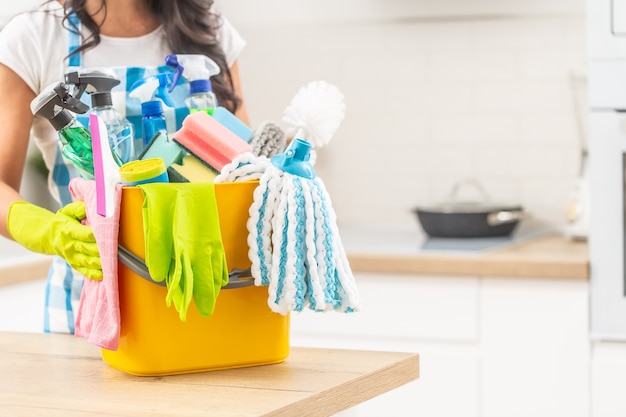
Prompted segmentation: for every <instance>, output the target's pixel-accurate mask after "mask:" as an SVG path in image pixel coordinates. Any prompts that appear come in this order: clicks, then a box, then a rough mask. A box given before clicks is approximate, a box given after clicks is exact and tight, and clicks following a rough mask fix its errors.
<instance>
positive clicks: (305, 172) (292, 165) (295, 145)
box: [271, 138, 315, 180]
mask: <svg viewBox="0 0 626 417" xmlns="http://www.w3.org/2000/svg"><path fill="white" fill-rule="evenodd" d="M310 150H311V144H310V143H309V142H307V141H306V140H304V139H299V138H295V139H294V140H293V141H291V143H290V144H289V147H288V148H287V150H285V152H283V153H281V154H278V155H276V156H274V157H273V158H272V159H271V161H272V164H273V165H274V166H275V167H277V168H279V169H282V170H283V171H285V172H288V173H289V174H293V175H297V176H299V177H303V178H307V179H310V180H312V179H313V178H315V170H314V169H313V165H312V164H311V162H309V159H310V158H311V155H310V153H309V152H310Z"/></svg>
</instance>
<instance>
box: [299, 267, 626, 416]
mask: <svg viewBox="0 0 626 417" xmlns="http://www.w3.org/2000/svg"><path fill="white" fill-rule="evenodd" d="M357 284H358V286H359V290H360V291H361V293H362V296H363V298H364V307H365V308H364V310H363V311H362V312H359V313H356V314H353V315H343V314H336V313H323V314H321V313H313V312H304V313H302V314H294V315H293V316H292V321H291V323H292V327H291V332H292V337H291V341H292V344H293V345H302V346H328V347H334V348H350V349H373V350H395V351H412V352H419V353H420V377H419V379H418V380H417V381H415V382H412V383H410V384H408V385H406V386H404V387H401V388H399V389H396V390H394V391H392V392H389V393H387V394H385V395H382V396H380V397H377V398H374V399H372V400H370V401H368V402H365V403H363V404H361V405H359V406H357V407H355V408H353V409H351V410H349V411H348V412H346V413H345V414H341V416H344V415H345V416H346V417H348V416H358V417H370V416H372V417H373V416H381V415H393V416H400V417H402V416H407V417H409V416H411V417H413V416H419V415H424V416H429V417H431V416H441V417H444V416H446V417H447V416H464V417H467V416H481V417H496V416H497V417H509V416H510V417H513V416H515V417H516V416H524V417H526V416H533V417H542V416H550V417H553V416H568V417H570V416H573V417H578V416H580V417H583V416H589V415H590V409H591V403H590V391H589V381H590V378H591V376H590V370H589V369H590V359H589V358H590V343H589V337H588V326H589V322H588V308H589V306H588V282H587V281H583V280H573V279H572V280H569V279H516V278H479V277H442V276H435V277H433V276H421V275H393V274H389V275H383V274H363V273H359V274H357ZM610 371H611V369H610V367H608V366H606V367H605V369H604V373H605V374H606V373H609V372H610ZM616 372H617V373H618V375H620V377H619V378H618V379H617V382H618V383H620V384H621V385H620V386H622V387H623V386H626V350H625V351H624V357H623V362H622V367H621V368H619V369H618V371H616ZM620 372H621V373H620ZM598 375H599V376H601V375H602V373H598ZM607 378H608V377H607ZM605 379H606V378H605ZM606 380H607V381H610V380H611V379H606ZM612 380H615V378H613V379H612ZM607 383H608V382H607ZM611 393H614V394H615V395H614V400H615V402H616V401H617V399H618V398H619V396H618V395H619V394H620V392H619V390H618V389H615V388H614V389H613V390H612V391H608V393H607V392H604V393H596V394H595V396H596V397H599V396H601V395H602V396H607V395H611ZM603 400H606V399H604V398H603ZM604 402H605V403H606V401H604ZM620 410H621V411H622V413H621V414H619V415H626V412H624V411H626V407H624V406H623V407H622V408H621V409H620ZM604 415H606V416H610V417H612V416H613V415H618V414H599V416H601V417H604ZM593 417H598V416H596V415H594V416H593Z"/></svg>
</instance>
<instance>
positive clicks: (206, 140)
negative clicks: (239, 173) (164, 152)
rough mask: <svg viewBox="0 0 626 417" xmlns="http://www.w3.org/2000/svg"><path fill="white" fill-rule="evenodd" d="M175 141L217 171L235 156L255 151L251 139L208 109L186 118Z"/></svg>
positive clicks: (175, 136)
mask: <svg viewBox="0 0 626 417" xmlns="http://www.w3.org/2000/svg"><path fill="white" fill-rule="evenodd" d="M174 141H176V142H177V143H178V144H179V145H181V146H182V147H183V148H185V149H186V150H187V151H189V152H190V153H192V154H194V155H195V156H196V157H198V159H200V160H202V161H203V162H204V163H206V164H207V165H209V166H210V167H211V168H213V169H215V170H216V171H218V172H221V171H222V168H224V165H226V164H229V163H231V162H232V161H233V159H235V157H236V156H238V155H240V154H242V153H245V152H250V151H251V150H252V146H251V145H250V144H249V143H248V142H246V141H245V140H243V139H241V138H240V137H239V136H237V135H236V134H234V133H233V132H232V131H230V130H229V129H228V128H227V127H226V126H224V125H222V124H221V123H220V122H218V121H217V120H215V119H214V118H213V117H211V116H209V115H208V114H207V113H205V112H196V113H193V114H190V115H188V116H187V117H185V119H184V120H183V126H182V127H181V128H180V129H179V130H178V132H176V133H175V134H174Z"/></svg>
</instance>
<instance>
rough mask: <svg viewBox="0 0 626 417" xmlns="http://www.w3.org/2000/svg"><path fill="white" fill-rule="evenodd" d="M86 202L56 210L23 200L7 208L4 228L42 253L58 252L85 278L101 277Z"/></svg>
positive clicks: (96, 278)
mask: <svg viewBox="0 0 626 417" xmlns="http://www.w3.org/2000/svg"><path fill="white" fill-rule="evenodd" d="M85 215H86V211H85V203H84V202H83V201H75V202H73V203H70V204H68V205H66V206H65V207H63V208H61V209H60V210H59V211H57V212H56V213H53V212H51V211H49V210H46V209H44V208H42V207H38V206H35V205H34V204H31V203H28V202H26V201H17V202H15V203H13V204H11V207H9V214H8V216H7V228H8V229H9V233H10V234H11V236H12V237H13V239H14V240H15V241H16V242H18V243H19V244H21V245H22V246H24V247H25V248H27V249H29V250H32V251H33V252H37V253H43V254H45V255H59V256H60V257H61V258H63V259H65V260H66V261H67V263H69V264H70V266H71V267H72V268H74V269H75V270H77V271H78V272H80V273H82V274H83V275H85V276H86V277H88V278H91V279H95V280H101V279H102V266H101V265H100V253H99V251H98V245H97V244H96V238H95V237H94V235H93V232H92V230H91V227H89V226H85V225H83V224H82V223H81V222H80V221H81V220H82V219H84V218H85Z"/></svg>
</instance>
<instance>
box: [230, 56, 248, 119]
mask: <svg viewBox="0 0 626 417" xmlns="http://www.w3.org/2000/svg"><path fill="white" fill-rule="evenodd" d="M230 78H231V80H232V82H233V86H234V88H235V94H237V97H239V98H240V99H241V103H240V104H239V108H238V109H237V111H236V112H235V116H237V117H238V118H239V120H241V121H242V122H244V123H245V124H247V125H248V126H250V119H249V118H248V110H247V109H246V101H245V100H244V98H243V93H242V89H241V80H240V78H239V64H238V63H237V61H236V60H235V62H233V65H231V66H230Z"/></svg>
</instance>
